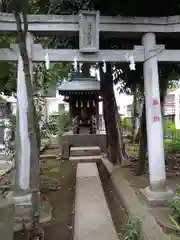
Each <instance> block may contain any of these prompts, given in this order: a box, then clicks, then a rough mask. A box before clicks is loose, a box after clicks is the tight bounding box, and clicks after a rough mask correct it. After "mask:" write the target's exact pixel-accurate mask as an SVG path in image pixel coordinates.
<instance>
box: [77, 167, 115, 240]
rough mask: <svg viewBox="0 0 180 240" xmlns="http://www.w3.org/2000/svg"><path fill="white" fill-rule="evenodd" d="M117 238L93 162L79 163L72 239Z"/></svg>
mask: <svg viewBox="0 0 180 240" xmlns="http://www.w3.org/2000/svg"><path fill="white" fill-rule="evenodd" d="M92 239H94V240H118V239H119V238H118V235H117V233H116V230H115V228H114V225H113V222H112V218H111V215H110V212H109V209H108V205H107V202H106V199H105V196H104V192H103V188H102V185H101V181H100V178H99V173H98V169H97V166H96V164H95V163H79V164H78V165H77V175H76V200H75V225H74V240H92Z"/></svg>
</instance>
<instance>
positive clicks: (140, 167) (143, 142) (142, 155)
mask: <svg viewBox="0 0 180 240" xmlns="http://www.w3.org/2000/svg"><path fill="white" fill-rule="evenodd" d="M146 152H147V131H146V105H145V102H144V104H143V111H142V116H141V123H140V146H139V157H138V162H137V168H136V175H137V176H139V175H141V174H143V172H144V170H145V163H146Z"/></svg>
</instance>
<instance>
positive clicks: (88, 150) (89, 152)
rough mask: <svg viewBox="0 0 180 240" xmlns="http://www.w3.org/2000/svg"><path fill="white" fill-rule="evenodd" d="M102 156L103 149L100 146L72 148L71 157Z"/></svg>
mask: <svg viewBox="0 0 180 240" xmlns="http://www.w3.org/2000/svg"><path fill="white" fill-rule="evenodd" d="M99 154H101V149H100V147H98V146H90V147H88V146H87V147H71V149H70V156H93V155H99Z"/></svg>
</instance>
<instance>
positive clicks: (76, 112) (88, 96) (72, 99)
mask: <svg viewBox="0 0 180 240" xmlns="http://www.w3.org/2000/svg"><path fill="white" fill-rule="evenodd" d="M59 93H60V94H61V95H64V101H67V102H68V103H69V111H70V116H71V119H72V122H73V133H76V134H79V133H80V132H81V131H83V130H86V132H87V130H88V129H89V132H90V134H92V133H96V130H97V128H98V125H99V124H98V120H99V101H100V98H99V94H100V82H99V81H98V80H97V79H96V78H94V77H87V76H84V75H83V74H79V73H78V74H77V73H75V74H73V75H72V76H71V79H70V81H68V82H64V83H63V84H62V85H61V86H60V88H59Z"/></svg>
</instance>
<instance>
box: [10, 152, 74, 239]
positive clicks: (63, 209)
mask: <svg viewBox="0 0 180 240" xmlns="http://www.w3.org/2000/svg"><path fill="white" fill-rule="evenodd" d="M46 153H47V154H52V150H49V151H46ZM40 182H41V193H42V196H43V198H45V199H48V201H49V202H50V203H51V205H52V208H53V210H52V220H51V222H50V223H48V224H44V225H42V227H43V229H44V233H45V237H44V240H51V239H57V240H58V239H63V240H72V239H73V237H72V236H73V234H72V229H73V228H72V225H73V211H74V209H73V206H74V196H75V194H74V191H75V188H74V187H75V167H74V166H72V164H71V163H70V162H69V161H60V159H43V160H41V181H40ZM26 239H27V237H26V236H25V235H24V234H23V232H18V233H15V234H14V240H26Z"/></svg>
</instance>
